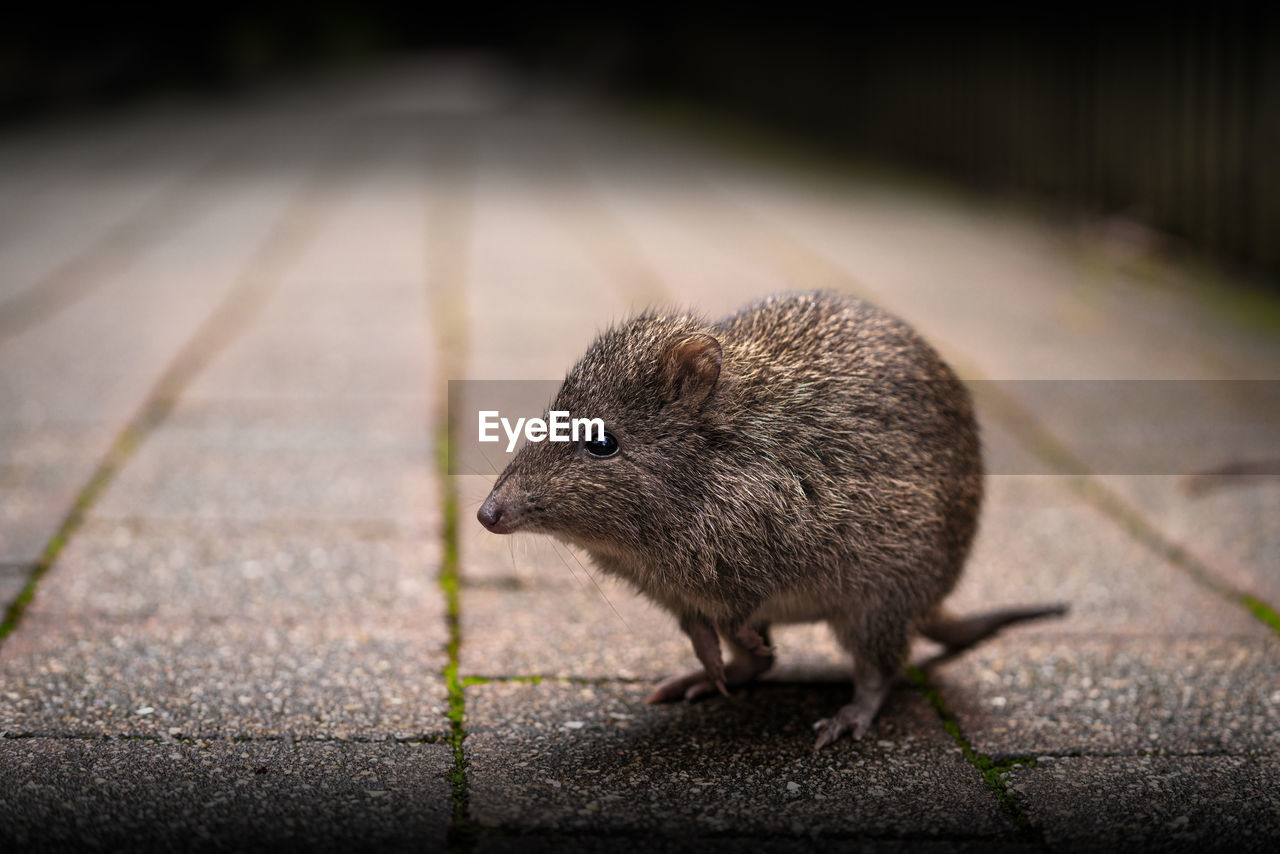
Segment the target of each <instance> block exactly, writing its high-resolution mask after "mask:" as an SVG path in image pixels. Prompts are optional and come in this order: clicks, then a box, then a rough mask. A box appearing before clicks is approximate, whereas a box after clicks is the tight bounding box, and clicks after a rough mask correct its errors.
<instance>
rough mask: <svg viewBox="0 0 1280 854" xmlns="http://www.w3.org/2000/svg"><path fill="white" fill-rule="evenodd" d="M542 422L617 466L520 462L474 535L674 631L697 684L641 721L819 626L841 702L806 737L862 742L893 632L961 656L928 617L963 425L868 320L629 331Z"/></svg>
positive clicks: (970, 517) (526, 458) (941, 587)
mask: <svg viewBox="0 0 1280 854" xmlns="http://www.w3.org/2000/svg"><path fill="white" fill-rule="evenodd" d="M551 408H552V409H557V410H568V411H569V412H570V413H571V415H572V416H573V417H599V418H603V419H604V422H605V425H606V429H607V430H608V431H609V432H610V433H611V434H613V435H614V436H615V437H616V438H617V441H618V443H619V446H620V450H619V452H618V453H617V454H616V455H615V456H612V457H609V458H607V459H601V458H597V457H593V456H592V455H591V454H589V453H587V452H586V450H584V448H583V447H582V446H581V445H579V446H574V445H571V444H563V443H549V442H544V443H536V444H533V443H531V444H528V445H526V446H525V447H524V448H523V449H522V450H521V451H520V452H519V453H518V454H517V455H516V457H515V459H513V460H512V462H511V464H510V465H509V466H508V467H507V469H506V470H505V471H504V472H503V473H502V475H501V476H500V477H499V479H498V481H497V483H496V484H495V486H494V489H493V492H492V494H491V495H490V496H489V498H488V500H487V501H486V502H485V505H484V506H483V507H482V508H481V509H480V512H479V514H478V516H479V518H480V520H481V522H482V523H484V524H485V525H486V527H489V528H490V529H491V530H494V531H498V532H501V533H506V532H509V531H514V530H522V531H540V532H544V533H548V534H551V535H553V536H556V537H558V538H560V539H563V540H565V541H567V542H569V543H572V544H574V545H577V546H579V547H581V548H583V549H585V550H586V551H587V552H588V553H589V554H590V555H591V556H592V558H593V559H594V561H595V562H596V563H597V564H598V565H599V566H600V568H601V569H603V570H604V571H606V572H609V573H611V574H613V575H616V576H620V577H621V578H624V579H626V580H627V581H629V582H631V583H632V584H633V585H634V586H635V587H636V588H637V589H639V590H640V591H641V592H642V593H644V594H645V595H646V596H648V597H650V598H651V599H653V600H655V601H656V602H658V603H660V604H662V605H663V606H665V607H666V608H667V609H668V610H670V611H671V612H672V613H673V614H675V615H676V617H677V618H678V619H679V621H680V623H681V626H682V628H684V630H685V631H686V632H687V633H688V634H689V635H690V637H691V638H692V639H693V641H694V647H695V651H696V652H697V653H698V657H699V659H700V660H701V661H702V663H703V665H704V670H703V671H699V672H698V673H694V674H690V675H689V676H686V677H682V678H680V679H676V680H671V681H669V682H668V683H664V685H663V686H660V687H659V689H658V691H657V692H656V693H655V695H654V697H653V698H652V699H654V700H656V701H661V700H670V699H677V698H679V697H681V696H684V697H690V698H691V697H694V696H698V695H700V694H703V693H706V692H707V691H708V690H712V689H719V690H721V691H724V690H725V689H726V686H727V685H728V684H737V683H741V682H745V681H747V680H748V679H750V678H753V677H754V676H755V675H757V674H758V673H760V672H763V670H765V669H767V668H768V667H769V665H771V664H772V661H773V658H772V651H771V650H770V649H769V647H768V645H767V630H768V625H769V624H770V623H773V622H797V621H812V620H823V621H826V622H828V623H829V624H830V625H831V627H832V629H833V630H834V631H835V634H836V637H837V638H838V639H839V640H840V642H841V644H842V645H843V646H845V648H846V649H848V650H849V651H850V652H851V653H852V655H853V656H854V660H855V665H856V667H855V681H856V683H857V689H858V693H857V694H855V699H854V702H853V703H851V704H850V705H849V706H846V707H845V708H844V709H842V710H841V712H840V713H838V714H837V716H836V717H834V718H832V719H830V720H827V721H820V722H819V724H818V726H819V728H820V730H821V732H820V735H819V746H821V745H823V744H826V743H828V742H830V741H831V740H833V739H834V738H836V737H838V736H839V735H840V734H842V733H844V732H850V733H851V734H852V735H853V736H854V737H859V736H861V735H862V734H863V732H864V731H865V730H866V728H867V726H868V725H869V724H870V721H871V718H872V716H874V714H875V711H876V709H878V707H879V705H880V702H881V701H882V700H883V698H884V694H885V693H886V692H887V690H888V684H889V680H890V679H891V678H892V676H893V675H894V674H896V673H897V671H898V669H899V668H900V667H901V665H902V661H903V658H904V656H905V652H906V649H907V645H908V643H909V639H910V636H911V634H912V632H914V631H917V630H919V629H921V628H926V629H933V630H935V631H938V632H941V633H942V634H943V635H944V636H945V637H940V638H939V639H940V640H943V641H944V642H945V640H946V639H947V637H956V638H958V637H965V638H969V635H965V634H964V631H963V627H960V628H957V625H956V623H955V621H954V620H951V621H947V620H944V619H943V617H942V616H941V615H940V612H938V611H937V608H938V605H939V603H940V602H941V601H942V599H943V598H944V597H945V596H946V595H947V594H948V593H949V592H950V591H951V589H952V587H954V585H955V583H956V580H957V579H958V578H959V576H960V572H961V569H962V568H963V566H964V562H965V559H966V557H967V555H968V552H969V547H970V544H971V543H972V541H973V537H974V533H975V531H976V529H977V522H978V510H979V507H980V505H981V501H982V480H983V471H982V457H981V452H980V447H979V442H978V431H977V425H976V422H975V420H974V416H973V407H972V404H971V402H970V398H969V393H968V391H967V390H966V388H965V387H964V385H963V384H962V383H961V382H960V381H959V380H958V379H957V378H956V377H955V375H954V374H953V373H952V372H951V370H950V369H949V368H948V367H947V365H946V364H944V363H943V361H942V359H941V358H940V357H939V356H938V355H937V353H936V352H935V351H934V350H933V349H932V348H931V347H930V346H929V345H928V344H926V343H925V342H924V341H923V340H922V339H921V338H920V337H919V336H918V335H917V334H916V333H915V332H914V331H913V330H912V329H911V328H910V327H908V326H907V325H906V324H905V323H903V322H902V321H900V320H898V319H896V318H894V317H892V316H891V315H889V314H887V313H885V312H884V311H882V310H880V309H878V308H876V307H874V306H872V305H870V304H868V303H866V302H862V301H860V300H856V299H851V298H841V297H835V296H830V295H824V294H802V295H786V296H775V297H770V298H767V299H765V300H763V301H761V302H758V303H756V304H754V305H751V306H749V307H747V308H745V309H744V310H742V311H741V312H739V313H737V314H735V315H733V316H731V317H728V318H726V319H724V320H721V321H719V322H717V323H709V322H707V321H706V320H704V319H702V318H700V317H697V316H694V315H686V314H654V313H649V314H643V315H641V316H639V317H636V318H634V319H632V320H629V321H627V322H625V323H623V324H621V325H619V326H615V327H614V328H612V329H609V330H608V331H606V332H604V333H603V334H602V335H600V336H599V337H598V338H597V339H596V341H595V342H594V343H593V344H592V345H591V346H590V348H588V350H587V352H586V354H585V355H584V356H583V357H582V359H581V360H580V361H579V362H578V364H577V365H575V366H574V368H573V369H572V370H571V371H570V372H569V374H568V376H567V377H566V378H565V381H564V384H563V386H562V387H561V389H560V392H559V394H558V395H557V397H556V400H555V402H554V403H553V404H552V406H551ZM1040 613H1042V612H1040V611H1035V612H1034V613H1033V612H1016V613H1015V614H1014V616H1013V617H1012V618H1010V619H1004V620H1003V621H1002V620H1001V619H1000V616H999V615H997V616H996V617H994V618H988V620H987V623H989V624H991V625H988V626H987V628H986V630H985V631H983V632H979V634H989V633H990V632H991V631H994V630H995V629H996V628H999V626H1000V625H1003V624H1004V623H1005V622H1010V621H1012V619H1025V618H1027V617H1028V616H1037V615H1039V614H1040ZM944 623H945V626H943V624H944ZM984 625H986V624H984ZM940 626H942V628H939V627H940ZM948 631H949V632H950V634H949V635H948V634H947V632H948ZM717 633H718V634H719V636H721V637H723V638H724V639H725V640H726V641H728V643H729V645H730V647H731V649H732V650H733V652H734V656H733V658H732V660H731V661H730V663H729V664H728V666H727V667H726V666H724V665H723V664H722V663H721V660H720V650H719V644H718V642H717V641H716V635H717ZM969 634H970V635H972V634H974V632H970V633H969ZM976 639H977V637H972V638H969V642H972V641H973V640H976Z"/></svg>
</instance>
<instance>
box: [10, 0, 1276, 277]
mask: <svg viewBox="0 0 1280 854" xmlns="http://www.w3.org/2000/svg"><path fill="white" fill-rule="evenodd" d="M1278 21H1280V15H1277V14H1276V13H1275V12H1274V11H1272V9H1271V8H1268V7H1266V6H1263V5H1261V4H1221V3H1219V4H1212V5H1208V4H1190V5H1187V4H1176V3H1169V4H1159V5H1156V4H1148V5H1141V6H1126V7H1122V8H1117V7H1116V6H1115V5H1114V4H1106V3H1100V2H1078V3H1053V2H1051V3H1039V4H1024V5H1022V6H1020V7H1017V8H1015V9H1005V8H997V7H991V6H985V7H984V6H974V5H971V4H955V5H953V6H945V7H944V6H931V5H921V4H896V5H892V4H891V5H887V6H883V7H874V8H870V9H852V8H844V9H842V10H841V11H840V12H838V13H837V12H836V11H831V10H829V7H825V6H824V7H803V6H796V5H794V4H792V5H788V6H787V7H786V8H785V10H774V11H762V10H759V9H754V8H752V7H750V6H739V5H728V4H722V5H711V6H706V5H704V6H699V7H697V8H696V9H678V8H677V7H661V6H659V7H644V8H643V10H642V11H630V10H624V9H613V10H611V9H609V8H607V7H602V6H600V5H556V6H551V7H546V8H536V7H534V6H533V5H532V4H482V5H472V6H463V5H458V6H456V7H451V8H438V7H434V6H432V5H431V4H416V5H402V4H395V3H386V2H382V3H379V2H372V3H370V2H364V3H356V2H344V0H328V2H315V3H307V4H286V3H278V2H277V3H270V2H268V3H255V4H248V3H220V4H217V5H207V6H200V5H181V4H174V5H172V6H170V7H168V8H167V9H157V8H152V7H145V8H136V9H133V10H130V9H128V8H127V7H121V6H112V5H108V4H102V5H101V6H99V7H97V8H91V9H85V8H80V7H78V6H75V5H72V6H66V5H64V4H58V3H51V4H30V5H29V6H27V7H26V8H25V9H21V10H11V11H9V12H7V13H6V19H5V22H4V25H3V27H2V28H0V111H2V114H3V116H4V121H5V122H6V123H9V124H12V123H15V122H18V123H20V122H24V121H30V120H32V119H33V118H37V117H43V116H47V115H49V114H51V113H53V114H61V113H65V112H67V111H75V110H79V109H83V108H85V107H86V106H92V107H94V108H97V107H99V106H101V105H103V104H111V103H118V102H120V101H121V100H126V101H127V100H133V99H137V98H146V97H152V96H154V95H156V94H157V93H173V92H175V91H178V92H203V93H212V94H216V93H222V92H228V91H242V90H244V89H246V88H252V87H253V86H255V85H258V84H260V83H262V82H264V81H267V80H269V79H271V78H272V77H273V76H276V75H280V74H283V73H290V74H296V73H299V72H304V71H307V70H314V69H327V68H332V67H334V66H342V65H351V64H359V63H363V62H369V61H373V60H375V59H379V58H383V57H386V56H389V55H393V54H396V53H401V52H409V51H422V50H426V49H442V48H448V49H459V48H465V49H483V50H487V51H491V52H493V53H495V54H497V55H499V56H501V57H502V58H503V59H504V60H505V61H507V62H508V63H509V64H511V65H512V67H513V68H515V69H516V72H517V73H518V74H525V75H528V76H530V77H531V78H533V77H539V78H550V79H557V80H562V81H571V82H574V83H576V84H579V85H586V86H588V87H590V88H591V89H593V90H598V91H603V92H606V93H608V94H613V95H618V96H622V97H627V98H631V99H636V100H641V101H644V102H646V103H650V104H653V103H662V104H666V105H669V106H671V105H675V106H678V107H681V108H683V109H685V110H686V111H688V110H692V111H701V112H705V113H707V114H716V115H723V116H732V117H734V118H735V120H740V121H746V122H750V123H754V124H756V125H758V126H760V127H761V128H764V129H766V130H768V131H769V132H770V133H776V134H780V135H782V136H784V137H786V138H788V139H795V140H797V141H800V142H801V143H803V144H804V145H807V146H811V147H812V148H814V149H816V150H819V151H821V152H823V153H825V154H827V155H831V156H835V157H841V158H844V157H848V158H858V159H859V161H860V162H866V161H867V160H868V159H869V160H871V161H873V162H874V161H882V162H886V163H890V164H897V165H903V166H907V167H911V168H918V169H923V170H927V171H929V172H932V173H935V174H938V175H942V176H945V177H947V178H948V179H951V180H957V181H961V182H963V183H965V184H968V185H971V186H976V187H978V188H980V189H983V190H989V191H996V192H1014V193H1017V194H1021V195H1026V196H1029V197H1032V198H1036V199H1046V200H1048V201H1050V202H1051V203H1052V204H1054V205H1056V206H1057V207H1058V208H1059V209H1062V210H1067V211H1074V212H1080V213H1084V214H1087V215H1089V216H1091V217H1094V218H1096V219H1097V221H1100V222H1117V223H1122V224H1124V225H1125V227H1130V226H1133V227H1134V228H1131V232H1130V234H1131V236H1134V235H1136V237H1134V239H1140V240H1158V241H1160V242H1161V243H1162V244H1165V245H1167V246H1173V247H1177V248H1179V249H1184V250H1186V251H1188V252H1190V253H1194V254H1197V255H1201V256H1204V257H1208V258H1211V259H1213V260H1214V261H1216V262H1218V263H1222V264H1225V265H1227V266H1229V267H1232V268H1234V269H1236V270H1237V271H1240V272H1246V273H1252V274H1253V276H1252V277H1253V278H1255V279H1260V280H1263V281H1268V282H1270V283H1271V286H1272V287H1275V282H1276V279H1277V277H1276V274H1277V273H1280V157H1277V154H1278V153H1280V24H1278V23H1277V22H1278Z"/></svg>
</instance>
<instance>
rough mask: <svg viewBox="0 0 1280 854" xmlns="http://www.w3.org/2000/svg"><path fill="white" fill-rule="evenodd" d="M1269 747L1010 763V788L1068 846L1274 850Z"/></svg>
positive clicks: (1054, 844) (1277, 801)
mask: <svg viewBox="0 0 1280 854" xmlns="http://www.w3.org/2000/svg"><path fill="white" fill-rule="evenodd" d="M1276 771H1277V769H1276V761H1275V758H1274V756H1270V757H1263V758H1256V757H1243V756H1206V757H1185V758H1178V759H1170V758H1167V757H1155V756H1143V757H1114V758H1113V757H1088V756H1082V757H1078V758H1077V757H1064V758H1061V759H1045V760H1043V761H1041V762H1039V763H1037V764H1036V766H1035V767H1034V768H1029V769H1022V770H1015V771H1014V772H1012V773H1011V775H1010V785H1009V789H1010V791H1011V792H1012V793H1013V796H1014V797H1015V798H1017V799H1018V801H1020V802H1021V803H1024V804H1026V805H1027V808H1028V811H1029V813H1030V815H1031V816H1032V818H1033V820H1034V821H1035V822H1036V823H1037V824H1038V825H1039V826H1041V827H1043V828H1044V834H1045V841H1046V842H1047V844H1048V845H1049V846H1050V847H1051V848H1063V849H1068V850H1072V851H1114V850H1116V849H1117V848H1123V847H1136V848H1138V849H1140V850H1144V851H1216V850H1226V849H1227V848H1228V847H1229V848H1230V849H1231V850H1233V851H1270V850H1271V849H1272V848H1273V847H1274V846H1275V839H1276V834H1277V832H1280V795H1278V794H1277V790H1276V786H1275V775H1276Z"/></svg>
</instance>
